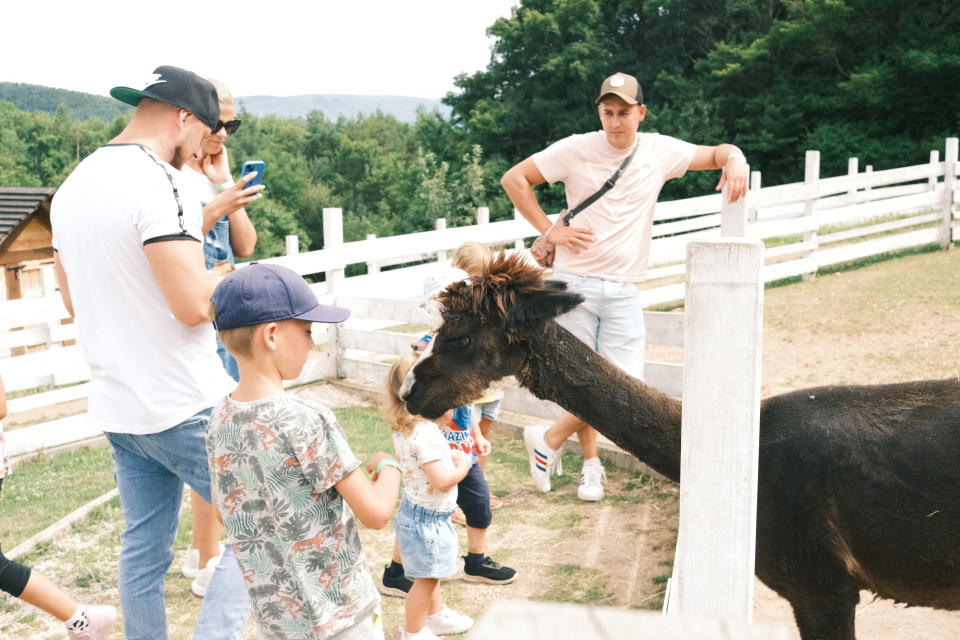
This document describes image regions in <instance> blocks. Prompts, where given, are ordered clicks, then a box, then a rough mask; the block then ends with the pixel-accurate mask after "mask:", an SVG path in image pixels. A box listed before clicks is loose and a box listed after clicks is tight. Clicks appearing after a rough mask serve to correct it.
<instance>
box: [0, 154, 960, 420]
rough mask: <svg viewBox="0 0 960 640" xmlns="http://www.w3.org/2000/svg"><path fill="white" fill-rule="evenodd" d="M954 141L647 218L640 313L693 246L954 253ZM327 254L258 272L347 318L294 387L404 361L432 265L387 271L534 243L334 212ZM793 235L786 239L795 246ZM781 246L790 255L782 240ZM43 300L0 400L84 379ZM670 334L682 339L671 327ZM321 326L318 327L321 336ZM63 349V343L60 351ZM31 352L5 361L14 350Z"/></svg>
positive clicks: (810, 269) (667, 207) (48, 295)
mask: <svg viewBox="0 0 960 640" xmlns="http://www.w3.org/2000/svg"><path fill="white" fill-rule="evenodd" d="M957 148H958V145H957V139H956V138H950V139H948V140H947V143H946V154H945V157H944V160H943V161H941V160H940V159H939V153H938V152H936V151H934V152H932V153H931V155H930V161H929V162H927V163H924V164H920V165H916V166H911V167H903V168H899V169H890V170H887V171H873V170H872V167H866V170H865V171H862V172H861V171H859V169H858V163H857V161H856V159H851V161H850V163H849V172H848V174H847V175H842V176H836V177H830V178H820V177H819V153H818V152H815V151H811V152H808V154H807V158H806V171H805V177H806V179H805V181H804V182H802V183H794V184H786V185H778V186H773V187H761V184H760V173H759V172H753V173H752V178H751V188H750V190H749V192H748V194H747V196H746V198H743V199H741V201H740V202H738V203H737V204H735V205H729V204H728V203H727V202H726V201H725V199H724V197H723V195H722V194H712V195H707V196H701V197H697V198H689V199H686V200H677V201H672V202H664V203H659V204H658V205H657V207H656V212H655V224H654V227H653V229H654V240H653V244H652V247H651V269H650V271H649V273H648V278H649V282H648V283H646V284H645V285H644V286H643V287H642V289H643V290H642V291H641V299H642V301H643V303H644V305H645V306H650V305H655V304H660V303H665V302H670V301H674V300H681V299H683V297H684V290H685V284H684V283H683V282H682V279H683V278H684V275H685V269H686V267H685V265H684V263H683V259H684V256H685V252H686V246H687V244H688V243H689V242H691V241H694V240H703V239H711V238H718V237H720V236H721V235H724V236H745V237H748V238H759V239H767V240H769V239H772V238H777V239H780V243H779V244H778V243H776V242H773V243H769V244H770V246H769V247H768V248H767V249H766V251H765V256H766V262H767V263H766V266H765V267H764V271H763V279H764V281H765V282H769V281H772V280H778V279H782V278H788V277H795V276H804V277H806V278H811V277H815V275H816V272H817V270H818V269H819V268H820V267H823V266H825V265H830V264H835V263H839V262H845V261H849V260H854V259H857V258H861V257H865V256H870V255H876V254H880V253H885V252H889V251H894V250H898V249H902V248H906V247H913V246H919V245H924V244H928V243H936V242H939V243H940V245H941V247H943V248H947V247H949V246H951V244H952V242H953V241H954V240H957V239H960V231H958V229H957V227H956V226H955V222H954V220H955V213H954V212H955V208H956V203H957V201H958V200H960V190H958V186H960V185H958V182H957V172H958V161H957ZM323 215H324V237H325V239H326V246H325V247H324V249H322V250H319V251H310V252H305V253H300V252H299V251H298V249H297V242H296V238H291V239H290V240H291V241H289V242H288V243H287V254H288V255H286V256H280V257H276V258H270V259H268V260H265V261H264V262H276V263H280V264H284V265H285V266H288V267H290V268H291V269H293V270H295V271H297V272H298V273H300V274H303V275H316V274H323V276H324V280H323V282H321V283H319V284H315V285H313V287H314V290H315V291H317V292H318V294H319V295H321V296H322V297H323V298H324V300H325V301H327V302H334V301H335V302H336V303H337V304H340V305H343V306H347V307H350V308H351V309H352V310H353V315H354V318H353V319H351V321H348V323H346V324H345V325H344V326H343V327H341V328H337V329H334V330H328V329H326V328H324V329H322V330H320V331H318V332H317V333H318V336H317V337H318V342H322V341H326V342H327V343H328V344H329V352H328V354H327V355H326V356H324V357H318V358H316V359H312V360H311V361H310V362H309V366H308V367H307V368H306V369H305V370H304V373H303V375H302V376H301V377H300V379H298V380H297V381H295V382H296V383H302V382H308V381H312V380H317V379H322V378H327V377H333V376H337V375H339V376H344V375H347V376H353V377H358V378H361V379H365V380H381V379H382V375H383V372H384V371H385V366H386V362H388V359H389V358H390V357H393V356H395V355H396V354H397V353H398V352H401V351H402V350H403V349H404V347H403V345H402V344H401V343H402V342H403V341H405V340H408V339H409V337H410V336H406V337H398V334H390V333H388V332H384V331H382V329H383V328H384V327H385V326H387V325H389V324H398V323H417V322H421V321H422V318H421V316H420V315H419V311H418V302H419V298H420V292H421V283H422V280H423V275H424V274H425V273H427V272H428V271H429V270H431V269H433V268H434V266H433V265H432V264H430V263H427V264H420V265H416V266H412V267H403V268H396V269H388V270H384V269H385V268H387V267H389V266H393V265H396V264H401V263H405V262H410V261H414V260H427V261H429V260H435V259H437V258H439V259H446V257H447V255H448V252H452V251H453V250H455V249H456V248H457V247H458V246H459V245H460V244H462V243H463V242H466V241H468V240H475V241H480V242H485V243H488V244H490V245H493V246H508V247H512V249H511V250H513V251H516V250H520V251H525V249H523V248H522V247H523V241H524V240H525V239H529V238H531V237H533V236H534V235H535V234H536V231H535V229H534V228H533V226H532V225H530V224H529V223H528V222H527V221H526V220H524V219H522V218H519V217H517V218H515V219H513V220H507V221H502V222H489V211H487V210H486V209H485V208H481V209H480V210H479V211H478V224H476V225H472V226H466V227H457V228H452V229H448V228H446V225H445V221H442V220H441V221H438V224H437V229H435V230H433V231H427V232H422V233H414V234H409V235H404V236H396V237H389V238H372V237H369V238H367V239H365V240H360V241H355V242H344V240H343V224H342V212H341V210H340V209H324V211H323ZM793 236H795V237H793ZM784 241H786V244H783V242H784ZM355 264H366V265H367V269H368V273H367V274H365V275H360V276H354V277H349V278H348V277H346V275H345V274H346V269H347V267H348V266H349V265H355ZM43 280H44V283H45V291H44V293H45V295H44V296H43V297H41V298H33V299H25V300H14V301H8V302H4V303H3V305H0V375H2V376H3V379H4V383H5V385H6V388H7V391H19V390H23V389H31V388H34V387H43V386H60V385H64V384H71V383H79V382H84V381H86V380H88V379H89V369H88V368H87V367H86V364H85V362H84V360H83V357H82V354H81V351H80V347H79V346H77V345H75V344H74V345H72V346H64V343H65V342H68V341H75V339H76V337H77V334H76V327H75V325H73V324H64V323H63V321H64V320H66V319H67V313H66V310H65V309H64V308H63V305H62V302H61V300H60V297H59V294H58V293H57V292H56V291H55V290H54V284H53V278H52V272H50V273H46V274H44V278H43ZM645 317H646V322H647V330H648V342H649V343H650V344H668V345H672V346H682V342H683V341H682V337H677V336H682V333H683V332H682V316H681V315H680V314H667V315H666V316H664V315H663V314H656V313H650V312H648V313H647V314H646V316H645ZM678 327H679V329H678ZM319 328H320V327H319V326H318V329H319ZM68 344H69V342H68ZM17 349H19V350H21V351H23V350H26V351H28V353H26V354H24V355H17V356H15V357H4V356H8V355H9V354H10V353H11V352H12V351H13V350H17ZM646 373H647V378H648V380H649V381H650V382H651V383H652V384H653V385H654V386H657V387H658V388H661V389H663V390H664V391H666V392H668V393H671V394H673V395H680V393H681V384H680V379H681V374H680V370H679V368H678V365H673V364H665V363H655V362H648V363H647V368H646ZM85 394H86V385H82V384H81V385H78V386H76V387H68V388H66V389H58V390H56V391H50V392H46V393H42V394H38V395H35V396H29V397H26V398H20V399H17V400H13V401H11V402H10V411H11V412H16V411H22V410H25V409H28V408H35V407H39V406H44V405H45V404H53V403H56V402H61V401H62V400H63V399H73V398H77V397H83V396H84V395H85ZM506 406H507V407H510V406H513V407H515V408H516V409H517V410H520V409H522V408H523V407H529V408H530V409H531V410H530V412H534V411H533V409H536V412H534V413H539V414H540V415H543V414H544V413H546V414H548V415H544V416H543V417H545V418H549V417H552V415H553V414H554V413H555V410H551V409H549V408H547V409H544V408H543V406H542V403H537V402H534V401H533V400H532V399H531V398H529V397H528V396H524V394H518V393H516V392H514V391H512V390H508V393H507V403H506Z"/></svg>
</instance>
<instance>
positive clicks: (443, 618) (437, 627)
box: [426, 605, 473, 636]
mask: <svg viewBox="0 0 960 640" xmlns="http://www.w3.org/2000/svg"><path fill="white" fill-rule="evenodd" d="M472 626H473V618H471V617H470V616H468V615H465V614H462V613H457V612H456V611H454V610H453V609H451V608H450V607H448V606H447V605H443V608H442V609H440V611H438V612H437V613H435V614H433V615H432V616H427V626H426V628H427V629H430V631H432V632H433V633H435V634H436V635H438V636H445V635H447V634H448V633H464V632H466V631H467V630H468V629H469V628H470V627H472Z"/></svg>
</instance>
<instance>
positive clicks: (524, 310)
mask: <svg viewBox="0 0 960 640" xmlns="http://www.w3.org/2000/svg"><path fill="white" fill-rule="evenodd" d="M581 302H583V296H581V295H580V294H579V293H570V292H569V291H567V283H566V282H557V281H554V280H548V281H547V282H546V283H545V288H544V289H542V290H540V291H535V292H532V293H528V294H526V295H524V296H522V297H521V298H520V299H519V300H517V301H516V302H515V303H514V304H513V305H511V306H510V307H509V309H508V310H507V317H506V318H505V320H504V326H505V328H506V329H508V330H514V331H518V332H526V331H530V330H533V331H537V330H539V329H540V327H542V326H543V323H545V322H547V321H548V320H553V319H554V318H556V317H557V316H561V315H563V314H565V313H566V312H567V311H570V310H571V309H573V308H574V307H576V306H577V305H578V304H580V303H581Z"/></svg>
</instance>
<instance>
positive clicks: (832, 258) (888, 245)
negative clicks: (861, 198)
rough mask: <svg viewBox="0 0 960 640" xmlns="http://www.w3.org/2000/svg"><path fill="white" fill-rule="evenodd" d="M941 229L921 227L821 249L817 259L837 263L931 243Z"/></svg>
mask: <svg viewBox="0 0 960 640" xmlns="http://www.w3.org/2000/svg"><path fill="white" fill-rule="evenodd" d="M939 233H940V229H938V228H934V229H920V230H919V231H912V232H910V233H901V234H897V235H895V236H887V237H885V238H877V239H875V240H866V241H864V242H858V243H856V244H848V245H845V246H843V247H837V248H835V249H821V250H820V251H818V252H817V255H816V256H815V257H816V260H817V264H818V265H819V266H821V267H822V266H824V265H827V264H837V263H838V262H847V261H849V260H856V259H857V258H865V257H867V256H875V255H878V254H881V253H887V252H889V251H897V250H898V249H906V248H908V247H918V246H921V245H924V244H930V243H933V242H937V241H938V240H939V237H940V236H939Z"/></svg>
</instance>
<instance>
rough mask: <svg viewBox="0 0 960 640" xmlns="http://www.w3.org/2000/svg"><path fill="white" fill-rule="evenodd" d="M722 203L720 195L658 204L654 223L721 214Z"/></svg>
mask: <svg viewBox="0 0 960 640" xmlns="http://www.w3.org/2000/svg"><path fill="white" fill-rule="evenodd" d="M720 202H721V195H720V194H719V193H711V194H709V195H705V196H697V197H696V198H685V199H683V200H671V201H669V202H658V203H657V206H656V208H655V209H654V213H653V219H654V221H661V220H675V219H677V218H687V217H689V216H702V215H706V214H710V213H719V212H720Z"/></svg>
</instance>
